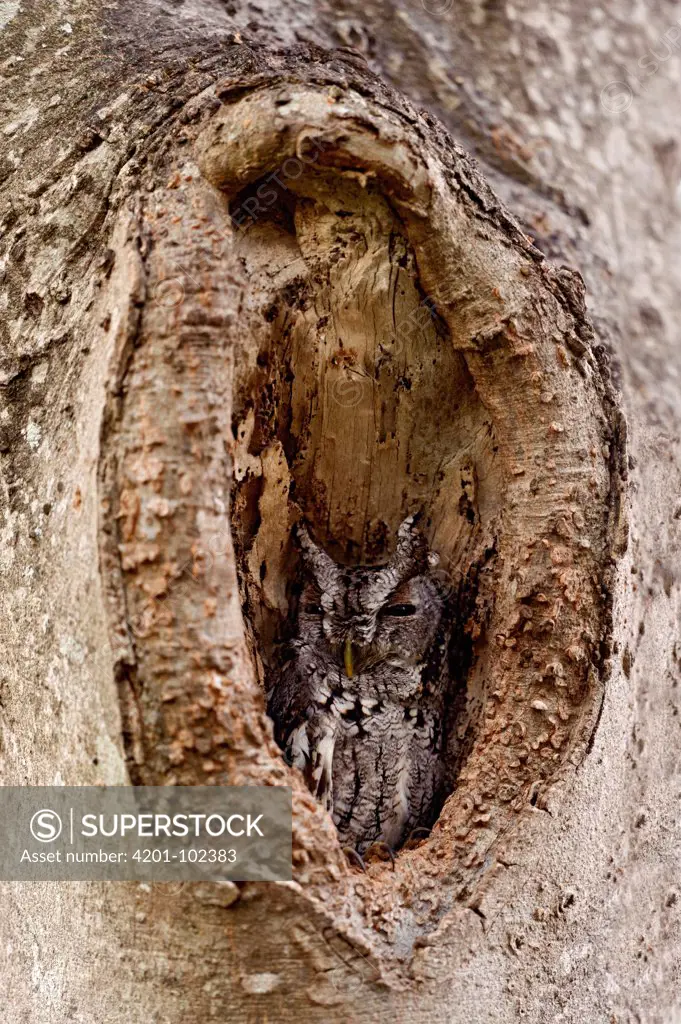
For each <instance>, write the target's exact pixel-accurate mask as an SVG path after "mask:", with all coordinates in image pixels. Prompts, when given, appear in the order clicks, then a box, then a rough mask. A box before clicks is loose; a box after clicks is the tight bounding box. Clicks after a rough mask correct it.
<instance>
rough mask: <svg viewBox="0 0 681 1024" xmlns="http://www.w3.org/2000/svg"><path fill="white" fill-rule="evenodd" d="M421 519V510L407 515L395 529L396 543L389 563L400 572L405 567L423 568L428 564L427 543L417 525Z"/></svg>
mask: <svg viewBox="0 0 681 1024" xmlns="http://www.w3.org/2000/svg"><path fill="white" fill-rule="evenodd" d="M422 519H423V514H422V513H421V512H417V513H415V514H413V515H410V516H407V518H406V519H405V520H404V521H403V522H402V524H401V525H400V528H399V529H398V531H397V545H396V547H395V553H394V555H393V556H392V558H391V559H390V563H389V564H390V565H391V566H392V567H393V568H394V569H396V570H397V571H398V572H399V573H400V574H402V572H403V571H404V570H406V569H407V568H415V567H417V566H419V567H421V568H424V569H425V567H426V566H427V565H428V554H429V551H428V543H427V541H426V538H425V537H424V535H423V533H422V532H421V530H420V529H419V526H418V524H419V522H420V521H421V520H422Z"/></svg>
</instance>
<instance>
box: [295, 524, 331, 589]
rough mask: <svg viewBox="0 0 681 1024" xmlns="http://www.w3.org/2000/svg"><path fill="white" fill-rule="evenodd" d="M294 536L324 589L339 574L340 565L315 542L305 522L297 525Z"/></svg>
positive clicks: (308, 564)
mask: <svg viewBox="0 0 681 1024" xmlns="http://www.w3.org/2000/svg"><path fill="white" fill-rule="evenodd" d="M294 536H295V538H296V540H297V542H298V547H299V548H300V552H301V554H302V557H303V562H304V563H305V565H306V566H307V568H308V569H309V570H310V571H311V572H312V574H313V576H314V578H315V580H316V582H317V583H318V584H319V585H320V586H321V587H322V589H323V587H324V585H325V584H328V582H329V580H331V579H334V578H335V577H336V576H337V575H338V566H337V565H336V563H335V562H334V561H333V559H332V558H330V557H329V555H327V553H326V551H324V549H323V548H322V547H320V546H319V545H318V544H316V543H315V541H314V540H313V539H312V537H311V536H310V532H309V530H308V528H307V526H305V524H304V523H302V522H299V523H297V524H296V525H295V527H294Z"/></svg>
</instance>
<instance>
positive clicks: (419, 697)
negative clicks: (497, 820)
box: [269, 516, 451, 853]
mask: <svg viewBox="0 0 681 1024" xmlns="http://www.w3.org/2000/svg"><path fill="white" fill-rule="evenodd" d="M298 539H299V544H300V548H301V553H302V559H303V566H304V580H303V589H302V593H301V595H300V601H299V605H298V613H297V636H296V638H295V639H294V640H293V641H292V642H291V644H290V645H289V648H288V655H289V657H288V660H287V661H285V662H284V664H283V667H282V668H281V671H280V672H279V674H278V677H277V678H276V679H275V681H274V685H273V687H272V690H271V693H270V697H269V713H270V715H271V717H272V718H273V720H274V723H275V726H276V735H277V739H278V741H279V743H280V745H281V746H282V748H283V749H284V750H285V751H286V753H287V755H288V757H289V760H290V761H291V763H292V764H294V765H295V766H296V767H298V768H300V769H301V771H302V772H303V774H304V777H305V780H306V782H307V784H308V786H309V788H310V790H311V791H312V793H313V794H314V795H315V796H316V797H317V799H318V800H319V801H320V802H321V803H322V804H323V805H324V806H325V807H326V808H327V809H328V810H329V812H330V813H331V815H332V817H333V820H334V823H335V825H336V828H337V829H338V833H339V836H340V839H341V842H342V843H344V844H345V845H351V846H353V847H355V848H356V849H357V850H358V851H359V852H360V853H361V852H363V851H364V850H366V849H367V847H369V846H370V845H371V844H372V843H373V842H376V841H382V842H385V843H387V844H388V846H389V847H391V848H393V849H395V848H397V847H398V846H399V845H400V844H401V843H402V842H404V840H405V839H406V838H407V836H408V835H409V833H410V832H411V831H412V830H413V829H414V828H417V827H419V826H424V825H430V824H431V822H432V814H433V811H434V810H437V807H436V806H434V805H436V804H437V802H438V800H439V799H440V798H441V795H442V786H443V781H444V780H443V776H444V760H443V758H444V717H445V702H446V698H447V694H448V691H449V667H448V662H449V659H448V648H449V640H450V635H451V615H450V612H449V608H448V601H447V594H446V587H445V586H444V584H443V581H442V578H441V576H440V574H438V573H435V572H434V571H433V570H434V567H435V566H436V565H437V562H438V558H437V555H434V554H432V553H431V552H429V550H428V545H427V543H426V541H425V538H424V537H423V535H422V534H421V532H420V531H419V530H418V529H417V528H416V526H415V523H414V517H413V516H411V517H409V518H408V519H406V520H405V521H404V522H403V523H402V525H401V527H400V529H399V531H398V536H397V546H396V550H395V553H394V554H393V556H392V557H391V558H390V560H389V561H388V563H387V564H386V565H382V566H378V567H370V566H358V567H356V568H346V567H344V566H341V565H336V563H335V562H334V561H333V560H332V559H331V558H330V557H329V555H328V554H327V553H326V552H325V551H323V550H322V549H321V548H320V547H318V546H317V545H316V544H315V543H314V541H313V540H312V539H311V537H310V535H309V534H308V532H307V530H306V529H305V528H304V527H302V528H300V529H299V531H298Z"/></svg>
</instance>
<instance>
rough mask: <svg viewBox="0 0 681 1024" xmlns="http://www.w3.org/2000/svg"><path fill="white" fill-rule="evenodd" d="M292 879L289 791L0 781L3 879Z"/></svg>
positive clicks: (155, 880)
mask: <svg viewBox="0 0 681 1024" xmlns="http://www.w3.org/2000/svg"><path fill="white" fill-rule="evenodd" d="M290 879H291V790H290V789H286V788H283V787H281V788H280V787H273V786H0V880H2V881H49V880H52V881H71V882H74V881H112V882H113V881H147V882H172V881H223V880H231V881H234V882H248V881H264V882H274V881H289V880H290Z"/></svg>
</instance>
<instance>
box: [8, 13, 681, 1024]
mask: <svg viewBox="0 0 681 1024" xmlns="http://www.w3.org/2000/svg"><path fill="white" fill-rule="evenodd" d="M630 8H631V9H630ZM670 22H671V16H670V15H667V14H666V13H665V10H664V9H663V8H662V5H659V9H657V8H653V7H651V8H650V9H641V8H634V6H633V5H629V4H628V3H625V2H622V3H620V4H619V5H615V4H614V3H612V2H611V3H610V4H609V5H606V7H604V8H600V9H597V10H596V9H591V8H588V7H585V8H582V7H580V6H578V5H577V4H576V3H574V2H573V3H572V4H571V5H568V7H567V8H565V9H563V10H562V11H561V12H560V13H556V12H555V11H552V10H551V7H550V5H547V4H545V3H544V4H542V3H540V4H537V3H530V2H527V0H524V2H523V3H521V4H520V5H516V6H515V7H513V8H511V7H510V6H507V7H506V8H504V9H502V8H500V7H499V6H498V5H495V4H492V3H477V2H475V3H470V4H463V3H460V2H457V3H454V0H421V2H420V3H418V2H416V0H415V2H414V3H412V4H410V5H408V6H406V7H404V8H401V7H398V6H395V5H393V4H392V3H391V2H385V0H384V2H383V3H381V4H380V5H379V4H374V3H372V2H365V3H363V4H362V5H361V7H360V5H358V4H355V3H354V0H345V2H344V3H343V4H342V5H341V7H339V6H338V5H333V6H331V5H329V6H327V5H326V4H325V3H324V2H323V0H317V2H315V3H308V4H304V5H303V4H300V3H296V2H293V0H291V2H288V0H287V2H286V3H285V4H284V5H283V6H282V5H281V4H278V5H276V6H274V5H271V4H266V3H260V4H259V5H255V4H247V3H243V4H242V3H240V2H236V3H224V4H223V3H220V2H216V0H192V2H191V3H189V2H182V0H180V2H176V3H165V4H164V3H161V2H160V0H147V2H143V3H141V4H135V5H132V4H127V5H123V6H120V5H119V6H112V5H106V4H101V5H100V4H98V3H97V2H96V0H80V2H75V3H73V4H71V5H70V6H69V7H68V9H67V8H66V7H65V6H64V5H58V6H57V5H49V6H48V5H44V4H40V3H28V4H26V5H23V6H21V7H20V6H19V5H18V4H14V3H6V4H2V5H0V24H2V25H3V35H2V52H1V54H0V58H1V61H2V63H1V67H2V75H3V85H4V90H3V92H4V98H3V101H2V102H3V107H4V111H3V113H4V115H5V116H4V118H3V122H4V127H3V138H4V139H5V146H4V152H3V155H2V156H0V190H1V195H0V223H1V224H2V264H0V279H1V280H2V302H3V311H4V315H3V321H2V325H1V331H2V335H1V344H2V348H1V350H0V402H1V405H0V460H1V461H0V468H1V471H2V472H1V477H0V481H1V485H2V489H1V490H0V512H1V513H2V517H1V519H0V569H1V571H2V578H1V579H2V584H1V593H2V601H3V620H2V622H3V625H2V647H3V655H4V657H3V670H2V675H1V676H0V765H1V766H2V775H1V780H2V782H3V784H5V785H50V784H67V785H68V784H71V785H89V784H97V783H109V784H121V783H125V782H132V783H133V784H137V783H144V784H150V785H167V784H180V785H192V784H206V783H210V784H223V785H224V784H257V785H287V786H291V787H292V789H293V807H294V826H293V828H294V834H293V863H294V881H293V882H291V883H271V884H261V883H258V884H256V883H246V884H240V885H234V884H232V883H225V884H224V885H222V886H217V885H216V886H213V887H208V886H196V885H191V884H187V885H184V886H181V887H179V889H178V888H177V887H173V886H169V885H165V886H164V885H155V886H152V887H150V886H146V885H134V884H132V883H131V884H122V883H121V884H118V885H112V884H109V885H96V884H93V883H80V884H76V883H69V884H55V883H52V884H48V883H33V884H32V885H31V886H29V885H27V884H20V883H2V894H3V911H2V915H0V936H1V937H2V940H3V948H4V949H5V950H6V954H5V964H4V969H3V982H2V985H3V989H4V991H3V994H4V996H5V1002H6V1003H7V1005H9V1006H10V1007H11V1010H10V1011H9V1019H11V1020H12V1021H17V1022H20V1021H21V1022H23V1021H26V1022H28V1021H30V1022H48V1021H49V1022H51V1024H52V1022H62V1021H64V1022H67V1021H79V1022H88V1024H90V1022H93V1024H94V1022H99V1021H102V1020H106V1021H107V1022H109V1021H110V1022H124V1021H125V1022H128V1021H138V1020H139V1021H156V1022H158V1024H162V1022H163V1024H166V1022H167V1024H171V1022H173V1024H174V1022H175V1021H178V1022H179V1021H181V1020H184V1019H186V1018H187V1017H188V1016H189V1017H191V1019H193V1020H196V1021H201V1022H203V1021H206V1022H209V1021H213V1020H216V1021H218V1020H226V1019H230V1020H239V1021H267V1020H270V1021H272V1020H275V1021H282V1022H284V1021H289V1020H301V1019H302V1020H305V1021H317V1020H319V1021H329V1020H331V1021H355V1020H357V1021H363V1020H386V1021H388V1020H394V1019H398V1020H403V1019H405V1020H406V1019H409V1020H415V1021H420V1020H423V1021H436V1020H437V1021H439V1020H442V1021H445V1020H446V1021H471V1020H472V1021H487V1020H489V1021H495V1022H496V1021H498V1022H504V1021H515V1020H517V1019H518V1018H519V1017H523V1018H525V1019H527V1020H529V1021H537V1022H544V1021H547V1022H548V1021H550V1022H556V1024H557V1022H582V1021H586V1020H588V1021H591V1020H593V1021H599V1022H600V1021H603V1022H619V1024H622V1022H634V1021H641V1022H642V1021H645V1022H646V1024H647V1022H651V1024H653V1022H660V1024H668V1022H670V1021H673V1020H676V1019H679V1020H681V1000H679V997H678V996H677V993H676V991H675V982H676V981H677V980H678V954H679V915H680V914H681V909H680V908H681V902H680V899H681V898H680V896H679V882H678V853H677V845H678V843H677V832H678V825H677V822H676V816H677V810H678V809H677V804H678V792H677V788H678V786H677V783H678V756H677V754H676V747H677V740H678V730H679V721H680V719H679V717H678V710H679V701H678V698H677V694H676V687H677V685H678V681H679V678H680V676H681V669H680V661H681V637H680V634H679V625H680V622H681V616H680V614H679V607H680V606H679V596H678V595H679V586H678V572H677V564H678V554H677V552H676V550H675V545H678V538H679V529H680V525H681V505H680V504H679V484H680V479H679V477H680V472H679V469H680V463H679V449H678V441H679V423H680V419H681V402H680V400H679V399H680V396H679V376H678V374H679V362H680V359H679V351H678V346H677V345H675V336H674V331H673V322H674V321H673V315H674V313H675V311H676V307H677V304H678V298H677V296H678V291H677V288H676V287H675V285H676V284H677V280H678V275H677V272H676V266H677V259H678V250H679V245H680V241H679V237H678V232H677V231H676V230H675V227H674V225H675V223H676V220H675V217H676V214H677V213H678V208H677V204H678V199H677V181H678V177H679V171H680V170H681V160H680V159H679V152H678V145H677V142H676V138H675V135H676V133H677V130H678V129H677V126H676V120H677V119H678V116H679V115H678V114H677V107H678V104H676V103H675V98H676V90H675V84H676V81H677V78H678V74H679V72H678V67H679V65H678V55H677V53H676V49H675V47H676V45H677V44H676V38H677V35H678V29H677V27H676V26H675V25H674V24H671V23H670ZM667 62H668V63H667ZM473 155H474V156H475V157H476V158H477V160H478V163H475V162H474V161H473V160H472V159H471V157H472V156H473ZM581 275H583V277H582V276H581ZM584 282H586V289H585V284H584ZM585 296H588V307H589V312H588V314H587V311H586V307H585ZM414 511H422V512H423V513H424V523H425V529H426V531H427V534H428V540H429V543H430V545H431V547H433V548H434V549H435V550H436V551H437V552H438V553H439V554H440V557H441V564H442V571H443V573H445V574H446V577H447V580H448V582H449V584H450V585H451V588H452V594H453V599H454V601H455V604H456V608H457V650H456V657H455V659H454V664H455V669H456V672H457V682H458V696H457V698H456V703H455V706H454V707H452V708H451V709H450V712H451V715H452V717H453V718H455V722H456V727H455V728H454V729H453V730H452V735H451V738H450V741H449V745H448V762H449V768H450V771H451V775H452V778H453V780H454V781H453V783H452V787H453V788H452V793H451V795H450V796H449V798H448V799H447V801H446V803H445V806H444V808H443V810H442V812H441V814H440V817H439V819H438V821H437V823H436V825H435V827H434V828H433V830H432V833H431V834H430V835H429V836H427V837H421V838H420V839H419V840H418V841H414V842H412V843H409V844H407V848H405V849H404V850H402V851H401V852H400V853H399V854H398V855H397V858H396V862H395V865H394V869H392V867H391V865H390V864H389V863H384V862H383V861H380V860H377V859H374V860H370V861H369V863H368V864H367V870H366V872H365V873H362V872H360V871H359V870H357V868H356V867H355V866H353V865H349V864H348V863H347V862H346V858H345V857H344V855H343V852H342V851H341V849H340V846H339V842H338V839H337V836H336V834H335V830H334V827H333V824H332V822H331V820H330V818H329V816H328V815H327V814H326V812H325V811H324V810H323V809H322V808H321V807H320V806H319V805H317V803H316V802H315V800H314V799H313V798H312V796H311V795H310V794H309V793H308V791H307V789H306V788H305V786H304V783H303V781H302V778H301V776H300V775H299V773H298V772H297V771H296V770H295V769H292V768H290V767H289V766H288V765H287V764H286V763H285V761H284V759H283V757H282V754H281V751H279V749H278V747H277V746H276V744H275V742H274V739H273V733H272V726H271V723H270V721H269V719H268V718H267V715H266V713H265V700H264V695H265V691H266V688H267V685H268V677H269V673H270V668H271V664H272V658H273V651H274V649H275V646H276V644H277V643H278V642H279V641H280V640H281V637H282V635H284V632H285V628H286V621H287V616H288V614H289V597H290V583H291V580H292V579H293V578H294V577H295V575H296V572H297V563H296V550H295V545H294V543H293V541H292V539H291V537H292V529H293V526H294V524H295V523H296V522H297V521H298V520H300V519H301V518H304V519H305V520H306V521H307V522H308V523H310V524H311V525H312V527H313V529H314V531H315V535H316V536H317V537H318V538H319V539H320V540H321V541H322V542H323V543H324V546H325V547H326V548H327V550H328V551H329V552H330V553H331V554H332V555H333V556H334V558H336V559H337V560H339V561H342V562H347V563H348V564H355V563H366V562H377V561H381V560H383V559H384V558H385V557H386V556H387V554H388V553H389V552H390V550H391V548H392V544H393V543H394V536H395V531H396V528H397V526H398V525H399V523H400V521H401V520H402V519H403V518H404V516H405V515H406V514H408V513H410V512H414Z"/></svg>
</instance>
